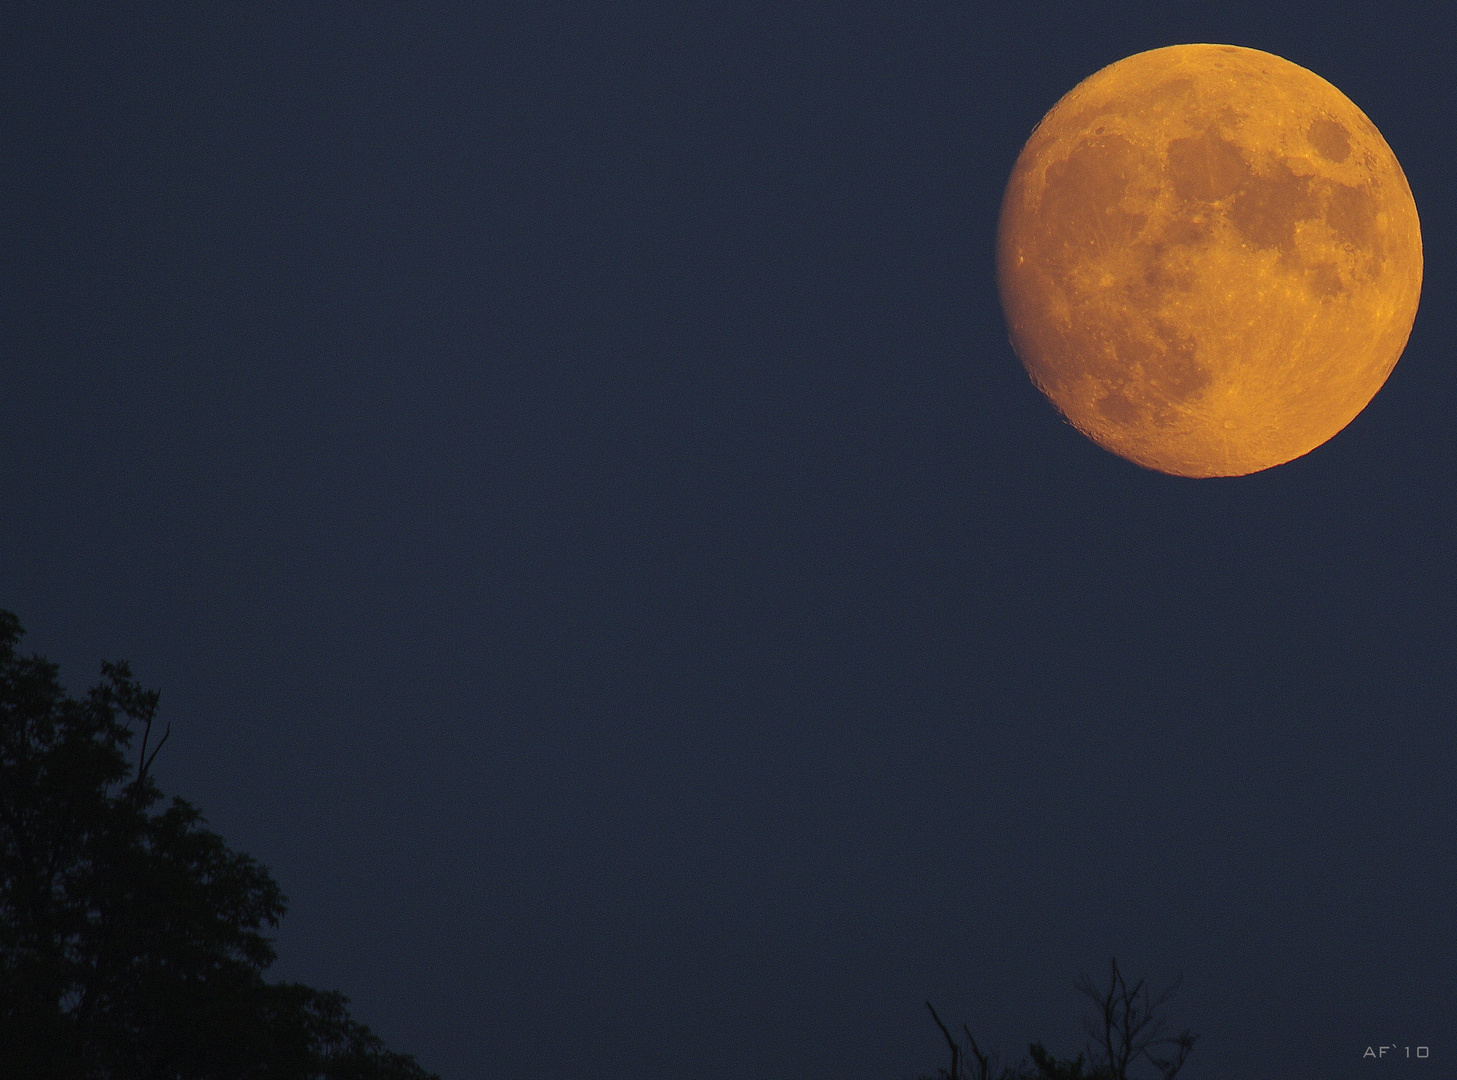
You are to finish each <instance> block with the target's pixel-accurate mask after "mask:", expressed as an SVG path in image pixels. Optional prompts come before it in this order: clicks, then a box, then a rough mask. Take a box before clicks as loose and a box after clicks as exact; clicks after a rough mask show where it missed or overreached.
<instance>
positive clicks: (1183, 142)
mask: <svg viewBox="0 0 1457 1080" xmlns="http://www.w3.org/2000/svg"><path fill="white" fill-rule="evenodd" d="M997 283H998V287H999V289H1000V291H1001V298H1002V308H1003V310H1004V311H1005V312H1006V316H1007V325H1008V329H1009V332H1010V336H1011V341H1012V347H1013V348H1014V349H1015V350H1016V353H1017V356H1018V357H1019V358H1020V359H1021V361H1022V363H1023V365H1024V366H1025V367H1026V368H1027V372H1028V374H1029V375H1031V377H1032V381H1033V382H1034V383H1036V384H1037V386H1038V387H1039V388H1040V389H1041V390H1042V392H1043V393H1045V394H1046V395H1047V396H1048V398H1050V399H1051V400H1052V402H1053V404H1054V405H1056V406H1057V408H1058V409H1059V411H1061V413H1062V414H1063V416H1064V417H1066V418H1067V420H1068V421H1069V422H1070V423H1071V424H1072V425H1073V426H1075V427H1076V428H1077V429H1078V430H1079V431H1081V432H1083V433H1084V434H1085V435H1087V436H1088V437H1089V438H1090V439H1092V440H1093V441H1094V442H1096V443H1097V444H1098V445H1100V446H1102V447H1104V448H1105V449H1107V450H1111V451H1112V452H1113V453H1115V454H1119V455H1121V456H1122V457H1125V458H1127V459H1129V460H1130V461H1134V462H1136V463H1138V464H1139V465H1142V466H1144V467H1146V468H1149V469H1156V470H1158V471H1160V472H1165V473H1172V474H1174V475H1177V476H1197V477H1204V476H1243V475H1245V474H1248V473H1253V472H1258V471H1260V470H1261V469H1268V468H1270V467H1272V466H1274V465H1279V464H1281V463H1283V462H1286V461H1289V460H1291V459H1292V458H1297V457H1299V456H1301V455H1302V454H1306V453H1309V452H1310V451H1311V450H1313V449H1315V448H1316V447H1317V446H1320V445H1321V444H1322V443H1324V442H1325V441H1326V440H1328V439H1330V438H1331V437H1332V436H1334V435H1335V434H1336V433H1337V432H1338V431H1340V430H1341V429H1342V428H1344V427H1345V426H1346V425H1347V424H1349V423H1350V422H1351V421H1352V420H1353V419H1354V418H1355V417H1356V414H1357V413H1359V412H1360V411H1361V410H1362V409H1364V408H1365V407H1366V404H1367V403H1368V402H1369V401H1370V400H1371V398H1372V397H1374V396H1375V394H1376V392H1377V391H1378V390H1380V389H1381V386H1382V384H1383V383H1385V382H1386V377H1387V376H1388V375H1389V374H1391V370H1392V368H1393V367H1395V366H1396V361H1397V359H1398V358H1399V357H1400V356H1401V353H1402V350H1403V349H1404V348H1405V347H1406V341H1407V337H1408V335H1409V334H1410V333H1411V327H1412V320H1413V319H1414V318H1415V317H1416V310H1417V301H1418V299H1419V297H1420V294H1421V284H1422V241H1421V229H1420V225H1419V223H1418V221H1417V210H1416V204H1415V203H1414V202H1413V200H1412V194H1411V188H1410V187H1409V186H1408V185H1407V182H1406V176H1405V174H1403V173H1402V171H1401V166H1400V165H1399V164H1397V161H1396V155H1395V154H1393V153H1392V152H1391V148H1390V147H1389V146H1387V145H1386V140H1385V139H1383V138H1382V137H1381V133H1380V132H1379V131H1377V130H1376V126H1375V125H1374V124H1373V123H1371V121H1370V120H1368V119H1367V118H1366V114H1365V113H1363V112H1362V111H1361V110H1360V109H1358V108H1357V107H1356V106H1355V105H1354V104H1353V103H1352V102H1351V101H1350V99H1348V98H1347V97H1346V96H1345V95H1344V94H1342V93H1341V92H1340V91H1339V90H1337V89H1336V88H1335V87H1334V86H1332V85H1331V84H1330V83H1328V82H1326V81H1325V80H1324V79H1322V78H1321V77H1320V76H1319V75H1316V74H1315V73H1314V72H1311V71H1307V70H1306V69H1305V68H1303V67H1299V66H1298V65H1296V64H1292V63H1291V62H1290V61H1288V60H1283V59H1281V58H1280V57H1278V56H1274V55H1272V54H1270V53H1266V52H1260V51H1258V50H1255V49H1245V48H1238V47H1235V46H1231V45H1176V46H1172V47H1170V48H1166V49H1154V50H1152V51H1151V52H1144V53H1138V54H1137V55H1135V56H1130V57H1128V58H1127V59H1125V60H1120V61H1118V62H1117V63H1116V64H1111V65H1109V66H1108V67H1105V68H1103V69H1102V70H1101V71H1099V72H1097V73H1096V74H1094V75H1092V76H1090V77H1089V78H1087V79H1085V80H1084V81H1083V82H1081V83H1079V84H1078V85H1077V86H1076V87H1074V88H1073V89H1072V90H1071V91H1070V92H1069V93H1068V94H1067V96H1066V97H1064V98H1063V99H1062V100H1061V101H1059V102H1058V103H1057V104H1056V105H1055V106H1053V108H1052V111H1051V112H1049V113H1048V114H1047V115H1046V116H1045V117H1043V119H1042V122H1041V123H1040V124H1038V125H1037V128H1036V130H1034V131H1033V132H1032V137H1031V138H1030V139H1028V140H1027V145H1026V146H1025V147H1024V148H1023V150H1022V153H1021V155H1020V156H1019V157H1018V158H1017V164H1016V166H1015V167H1014V168H1013V169H1012V176H1011V179H1010V180H1009V181H1008V182H1007V191H1006V195H1005V196H1004V198H1003V200H1002V213H1001V221H1000V224H999V227H998V232H997Z"/></svg>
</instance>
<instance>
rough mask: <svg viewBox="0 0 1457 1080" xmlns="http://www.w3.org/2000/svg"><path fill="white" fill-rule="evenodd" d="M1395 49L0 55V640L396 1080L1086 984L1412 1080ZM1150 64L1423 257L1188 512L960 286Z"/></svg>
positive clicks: (1420, 549)
mask: <svg viewBox="0 0 1457 1080" xmlns="http://www.w3.org/2000/svg"><path fill="white" fill-rule="evenodd" d="M1196 7H1202V8H1205V9H1207V10H1204V11H1196V10H1195V9H1196ZM996 12H1001V13H1000V14H999V13H996ZM1441 13H1442V8H1441V6H1440V5H1435V4H1432V5H1427V6H1420V5H1409V4H1401V3H1385V4H1359V5H1355V4H1352V5H1344V6H1343V5H1340V4H1322V5H1313V6H1296V5H1289V4H1271V3H1268V2H1264V3H1259V4H1227V5H1216V4H1209V5H1169V6H1168V7H1149V6H1140V5H1121V6H1119V5H1114V6H1104V5H1086V4H1072V3H1068V4H1061V5H1046V4H1044V5H1029V4H972V3H958V4H910V5H908V4H895V3H882V4H867V5H861V4H854V3H847V2H838V3H834V4H824V5H801V4H765V5H759V6H752V7H751V6H746V5H741V4H733V3H712V4H684V5H658V4H628V5H608V4H566V3H558V2H547V0H536V2H533V3H529V4H521V5H508V4H504V3H483V4H451V5H435V4H379V3H364V2H360V0H351V2H349V3H340V4H331V5H325V4H319V3H305V4H295V3H289V4H282V3H279V4H259V3H237V4H229V5H181V4H178V5H161V4H145V5H142V4H130V3H111V4H106V5H96V6H94V7H92V6H90V5H79V4H64V5H62V4H51V3H34V4H19V3H16V4H11V5H7V9H6V14H5V15H4V17H3V25H0V61H3V62H0V81H3V86H0V169H3V178H4V191H5V197H4V200H3V219H0V227H3V245H4V246H3V267H0V268H3V273H4V287H3V297H0V303H3V304H4V315H3V325H4V334H3V343H0V348H3V354H0V437H3V440H4V441H3V447H4V452H5V460H6V467H5V468H4V469H3V470H0V607H5V608H9V609H11V610H14V611H15V612H17V613H18V614H19V615H20V617H21V620H22V622H23V623H24V624H25V626H26V627H27V629H28V631H29V636H28V639H27V646H28V647H29V648H32V649H35V650H36V651H38V652H40V653H42V654H44V655H47V656H49V657H50V658H51V659H53V660H56V661H58V662H60V663H61V665H62V674H63V676H64V677H65V678H66V680H67V682H68V685H70V686H71V687H72V688H73V689H74V690H77V691H79V690H80V689H82V688H83V687H84V686H85V685H87V684H88V683H89V682H90V681H92V680H93V679H94V678H95V676H96V673H97V671H98V665H99V663H100V661H101V659H102V658H112V659H116V658H126V659H129V660H130V661H131V663H132V665H133V668H134V670H135V671H136V673H137V674H138V676H139V677H140V678H141V680H142V681H143V682H144V683H145V684H146V685H150V686H155V687H159V688H160V689H161V690H162V709H163V715H164V717H165V719H166V720H167V721H169V722H170V723H171V724H172V727H173V735H172V738H171V740H170V741H169V743H168V746H167V749H166V751H165V753H164V754H163V756H162V757H161V758H160V759H159V760H158V763H157V766H156V774H157V776H158V779H159V781H160V782H161V783H162V785H163V787H164V789H166V790H168V791H175V792H178V793H180V794H183V795H185V796H187V797H189V798H191V799H192V800H194V801H195V802H197V803H198V804H199V805H200V806H201V807H202V808H203V809H204V811H205V812H206V813H207V814H208V816H209V819H210V821H211V823H212V825H213V827H215V828H216V829H218V830H219V831H220V832H222V833H223V835H224V836H225V837H226V838H227V839H228V840H229V842H230V843H231V844H232V845H233V846H234V847H235V848H238V849H240V850H243V851H247V852H250V853H252V854H253V855H255V856H257V857H258V858H259V859H261V860H262V861H263V862H264V863H266V864H267V865H268V866H269V867H270V868H271V869H272V871H273V873H274V875H275V876H276V877H277V879H278V880H279V881H280V883H281V884H282V886H283V889H284V891H285V892H286V893H287V895H288V896H289V897H290V899H291V901H292V904H291V911H290V914H289V915H288V917H287V918H286V919H285V921H284V924H283V926H282V929H281V932H280V934H279V939H278V946H279V951H280V953H281V959H280V961H279V963H278V964H277V965H276V967H275V968H274V969H273V974H274V975H276V976H278V977H280V978H289V979H299V980H302V981H305V982H308V983H311V984H313V985H317V986H321V987H324V988H338V989H341V990H343V991H344V992H345V993H347V994H348V995H349V996H350V997H351V998H352V999H353V1001H354V1007H355V1012H356V1015H357V1016H359V1017H360V1018H361V1019H363V1020H365V1021H366V1022H368V1023H370V1024H371V1025H373V1026H374V1027H375V1028H376V1029H377V1030H378V1031H379V1032H380V1033H381V1034H382V1035H383V1036H384V1037H385V1038H386V1039H387V1041H389V1043H390V1044H391V1045H392V1046H395V1047H396V1048H399V1049H402V1050H406V1051H409V1052H413V1053H414V1054H416V1055H417V1057H418V1058H419V1060H420V1062H421V1063H422V1064H423V1065H425V1066H426V1067H428V1068H431V1069H434V1070H437V1071H439V1072H440V1073H441V1074H442V1076H443V1077H444V1078H445V1080H473V1078H494V1077H502V1078H510V1080H514V1078H523V1080H524V1078H528V1077H529V1078H531V1080H538V1078H578V1077H587V1076H623V1077H628V1076H631V1077H655V1076H669V1075H693V1076H696V1077H704V1078H714V1080H718V1078H723V1080H729V1078H743V1077H754V1078H764V1080H773V1078H791V1077H793V1078H796V1080H798V1078H805V1077H819V1078H824V1080H831V1078H839V1080H872V1078H878V1080H904V1078H905V1077H906V1076H909V1075H911V1074H913V1073H914V1072H917V1071H920V1070H930V1069H931V1068H933V1067H934V1066H935V1065H937V1064H940V1063H942V1062H943V1054H944V1047H943V1045H942V1044H941V1040H940V1035H939V1033H938V1032H937V1031H936V1030H935V1028H934V1026H933V1025H932V1023H931V1022H930V1019H929V1017H928V1016H927V1015H926V1012H925V1009H924V1006H923V1004H922V1003H923V1002H924V1001H925V1000H926V999H927V998H930V999H931V1000H932V1001H933V1002H935V1003H936V1005H937V1007H938V1009H940V1010H941V1012H942V1015H943V1016H945V1017H947V1018H948V1019H951V1020H954V1021H955V1022H956V1023H957V1024H959V1023H961V1022H963V1021H964V1022H966V1023H968V1024H969V1025H970V1027H971V1029H972V1031H973V1032H974V1033H975V1034H976V1035H977V1037H978V1039H979V1040H981V1041H983V1042H990V1043H992V1044H994V1045H996V1046H998V1047H1000V1048H1001V1050H1002V1051H1003V1053H1004V1055H1006V1056H1009V1057H1014V1058H1015V1057H1017V1056H1019V1055H1020V1053H1021V1051H1022V1049H1024V1048H1025V1044H1026V1043H1027V1042H1028V1041H1029V1040H1030V1039H1033V1038H1041V1039H1044V1040H1046V1041H1047V1042H1048V1043H1049V1045H1050V1046H1051V1047H1052V1048H1053V1049H1055V1050H1058V1051H1060V1052H1071V1051H1073V1050H1074V1049H1075V1048H1076V1047H1077V1046H1078V1045H1080V1044H1081V1042H1082V1031H1081V1028H1080V1025H1079V1022H1078V1018H1079V1015H1080V1013H1081V1012H1082V1009H1083V1002H1082V1000H1081V999H1080V998H1079V997H1078V996H1077V994H1076V992H1075V991H1074V990H1073V982H1074V980H1075V979H1076V977H1077V975H1078V973H1079V972H1080V971H1084V970H1086V971H1088V972H1090V973H1091V974H1093V975H1095V976H1099V977H1101V975H1102V973H1103V971H1104V969H1105V966H1106V964H1107V960H1108V957H1109V956H1110V955H1116V956H1117V957H1118V958H1119V960H1120V963H1121V965H1122V966H1123V967H1124V968H1125V970H1127V971H1130V972H1132V973H1135V974H1146V975H1148V976H1150V977H1151V978H1152V979H1153V981H1154V982H1156V983H1159V984H1163V983H1167V982H1169V981H1171V980H1172V979H1173V978H1174V977H1175V976H1176V975H1178V974H1179V973H1180V972H1182V973H1183V975H1184V983H1183V989H1182V990H1181V992H1180V993H1179V994H1178V995H1176V996H1175V997H1174V998H1173V1000H1172V1004H1171V1009H1172V1012H1171V1016H1172V1018H1173V1019H1174V1020H1175V1021H1176V1022H1177V1023H1178V1024H1179V1025H1180V1026H1181V1027H1182V1026H1184V1025H1188V1026H1191V1027H1193V1028H1194V1029H1195V1030H1197V1031H1199V1032H1201V1033H1202V1035H1203V1037H1202V1039H1201V1041H1200V1043H1199V1045H1198V1047H1197V1049H1196V1051H1195V1053H1194V1056H1193V1057H1192V1058H1191V1060H1190V1064H1189V1066H1188V1067H1187V1075H1188V1076H1189V1078H1190V1080H1215V1078H1218V1080H1317V1078H1319V1080H1345V1078H1357V1077H1364V1076H1367V1075H1374V1074H1376V1073H1378V1072H1379V1073H1380V1075H1381V1076H1383V1077H1385V1076H1388V1075H1394V1074H1396V1073H1403V1074H1405V1073H1410V1074H1412V1075H1413V1076H1421V1077H1423V1078H1427V1080H1447V1078H1448V1077H1450V1076H1451V1075H1452V1073H1453V1070H1454V1069H1457V986H1454V979H1453V973H1454V971H1457V944H1454V940H1457V939H1454V935H1453V932H1452V927H1453V896H1454V895H1457V860H1454V851H1453V848H1454V835H1453V834H1454V822H1457V816H1454V811H1457V806H1454V796H1457V779H1454V775H1453V764H1452V763H1453V760H1454V750H1457V734H1454V726H1453V716H1454V696H1457V694H1454V689H1457V679H1454V672H1453V657H1454V653H1453V646H1454V631H1453V623H1452V619H1453V611H1454V600H1457V570H1454V562H1453V554H1454V518H1453V513H1454V499H1453V495H1452V479H1453V475H1454V466H1457V442H1454V438H1453V421H1452V417H1453V400H1454V392H1457V367H1454V365H1453V363H1452V350H1451V344H1450V334H1447V333H1444V332H1442V331H1441V330H1440V327H1442V326H1444V325H1445V326H1450V325H1451V324H1452V318H1453V312H1452V284H1453V274H1452V257H1453V250H1454V249H1453V242H1452V230H1453V210H1454V188H1453V186H1452V178H1451V177H1452V146H1453V143H1454V138H1457V128H1454V121H1453V119H1452V112H1451V102H1452V101H1453V99H1454V95H1457V78H1454V70H1457V69H1454V66H1453V64H1452V63H1451V49H1450V32H1449V31H1447V30H1446V29H1445V27H1446V23H1445V22H1443V21H1441V20H1440V18H1439V16H1440V15H1441ZM1189 41H1214V42H1227V43H1232V44H1238V45H1247V46H1251V47H1255V48H1259V49H1264V50H1267V51H1271V52H1275V53H1278V54H1280V55H1281V56H1284V57H1286V58H1287V59H1289V60H1292V61H1294V62H1296V63H1298V64H1301V65H1304V66H1306V67H1309V68H1311V69H1312V70H1314V71H1316V72H1317V73H1319V74H1320V75H1322V76H1324V77H1325V78H1327V79H1329V80H1330V81H1331V82H1333V83H1334V84H1335V85H1336V86H1338V87H1340V88H1341V89H1342V90H1343V91H1344V92H1345V93H1346V94H1347V95H1348V96H1350V97H1351V98H1352V100H1354V101H1355V102H1356V104H1357V105H1359V106H1360V107H1361V108H1362V109H1364V110H1365V111H1366V113H1367V114H1368V115H1369V116H1370V117H1371V118H1372V119H1373V120H1374V121H1375V123H1376V124H1377V126H1378V127H1379V128H1380V129H1381V131H1382V132H1383V134H1384V135H1385V137H1386V139H1387V141H1388V142H1389V143H1390V144H1391V146H1392V148H1393V149H1394V150H1395V152H1396V154H1397V157H1398V158H1399V159H1400V161H1401V164H1402V166H1403V167H1404V169H1405V171H1406V174H1407V177H1408V179H1409V180H1410V183H1411V187H1412V190H1413V192H1414V194H1415V197H1416V202H1417V208H1418V211H1419V213H1420V214H1421V218H1422V224H1423V236H1424V243H1425V254H1426V277H1425V284H1424V292H1423V298H1422V306H1421V310H1420V312H1419V313H1418V315H1417V320H1416V326H1415V328H1414V330H1413V333H1412V337H1411V342H1410V345H1409V346H1408V348H1407V351H1406V354H1405V356H1404V357H1403V358H1402V360H1401V362H1400V363H1399V364H1398V365H1397V368H1396V370H1395V372H1394V373H1393V375H1392V376H1391V378H1390V380H1389V381H1388V383H1387V385H1386V387H1385V388H1384V389H1383V390H1382V391H1381V393H1380V394H1378V395H1377V397H1376V399H1375V400H1374V401H1373V402H1372V403H1371V405H1370V406H1369V407H1368V408H1367V409H1366V410H1365V412H1363V413H1362V414H1361V415H1360V416H1359V417H1358V418H1357V419H1356V420H1355V422H1354V423H1352V424H1351V425H1350V427H1349V428H1347V429H1346V430H1345V431H1344V432H1342V433H1341V434H1340V435H1338V436H1337V437H1336V438H1335V439H1334V440H1332V441H1331V442H1330V443H1328V444H1327V445H1325V446H1323V447H1321V448H1320V449H1318V450H1316V451H1315V452H1314V453H1312V454H1310V455H1309V456H1307V457H1304V458H1301V459H1298V460H1296V461H1294V462H1292V463H1290V464H1287V465H1284V466H1281V467H1279V468H1277V469H1274V470H1272V471H1269V472H1266V473H1261V474H1257V475H1254V476H1249V477H1244V478H1240V479H1234V480H1217V481H1190V480H1183V479H1177V478H1173V477H1168V476H1163V475H1160V474H1155V473H1150V472H1145V471H1142V470H1140V469H1138V468H1137V467H1135V466H1133V465H1131V464H1128V463H1127V462H1124V461H1122V460H1121V459H1118V458H1115V457H1113V456H1111V455H1109V454H1107V453H1105V452H1104V451H1102V450H1100V449H1098V448H1097V447H1096V446H1094V445H1093V444H1091V443H1090V442H1088V441H1086V440H1085V439H1083V438H1082V436H1080V435H1078V434H1077V433H1076V432H1075V431H1073V430H1072V429H1071V428H1069V427H1067V426H1066V425H1064V424H1063V423H1062V422H1061V421H1060V420H1059V418H1058V416H1057V415H1056V413H1055V412H1054V411H1053V409H1052V408H1051V407H1050V406H1049V405H1048V404H1047V403H1046V402H1045V401H1044V400H1043V399H1042V398H1041V396H1040V395H1039V394H1038V393H1037V391H1036V389H1035V388H1034V387H1033V386H1032V385H1031V383H1030V382H1029V380H1028V379H1027V377H1026V375H1025V374H1024V373H1023V371H1022V369H1021V367H1020V365H1019V364H1018V363H1017V360H1016V358H1015V356H1014V355H1013V354H1012V352H1011V349H1010V346H1009V345H1008V343H1007V338H1006V333H1005V328H1004V325H1003V322H1002V317H1001V313H1000V310H999V308H998V305H997V299H996V291H995V287H994V282H993V265H992V257H991V251H992V236H993V230H994V227H995V221H996V213H997V208H998V204H999V200H1000V197H1001V192H1002V186H1003V184H1004V183H1005V181H1006V178H1007V174H1008V173H1009V171H1010V169H1011V166H1012V162H1013V161H1014V159H1015V157H1016V154H1017V152H1018V150H1019V149H1020V147H1021V145H1022V143H1023V141H1024V140H1025V139H1026V137H1027V135H1028V134H1029V132H1030V131H1031V129H1032V127H1033V125H1034V124H1036V122H1037V121H1038V119H1040V118H1041V116H1042V115H1043V113H1044V112H1045V111H1046V110H1047V109H1048V108H1050V107H1051V105H1052V104H1053V103H1054V102H1055V101H1056V100H1057V98H1058V97H1059V96H1061V95H1062V94H1063V93H1064V92H1066V91H1067V90H1068V89H1070V88H1071V87H1072V86H1073V85H1074V84H1076V83H1077V82H1078V81H1079V80H1081V79H1083V78H1085V77H1086V76H1087V75H1089V74H1091V73H1092V72H1093V71H1095V70H1097V69H1098V68H1100V67H1102V66H1104V65H1106V64H1109V63H1111V62H1113V61H1115V60H1118V59H1120V58H1122V57H1124V56H1127V55H1129V54H1131V53H1134V52H1138V51H1141V50H1144V49H1149V48H1155V47H1158V46H1163V45H1169V44H1176V43H1181V42H1189ZM1380 1043H1399V1044H1411V1045H1417V1044H1427V1045H1430V1046H1431V1047H1432V1057H1431V1058H1430V1059H1429V1060H1428V1061H1427V1062H1422V1063H1420V1064H1419V1063H1417V1062H1415V1061H1412V1062H1398V1063H1391V1062H1388V1063H1386V1064H1385V1065H1383V1066H1381V1067H1379V1068H1378V1067H1377V1066H1376V1065H1374V1064H1372V1063H1371V1062H1370V1061H1366V1062H1365V1063H1364V1064H1363V1062H1362V1060H1361V1053H1362V1051H1363V1050H1364V1048H1365V1047H1366V1046H1367V1045H1370V1044H1380Z"/></svg>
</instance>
